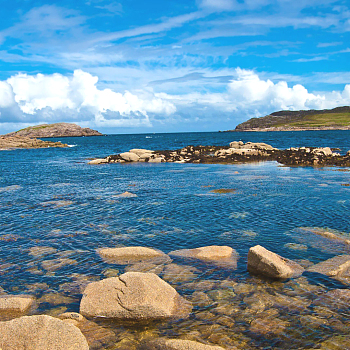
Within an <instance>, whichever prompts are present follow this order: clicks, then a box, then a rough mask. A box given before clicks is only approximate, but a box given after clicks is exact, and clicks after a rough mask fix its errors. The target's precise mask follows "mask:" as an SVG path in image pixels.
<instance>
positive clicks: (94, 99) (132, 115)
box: [0, 70, 176, 126]
mask: <svg viewBox="0 0 350 350" xmlns="http://www.w3.org/2000/svg"><path fill="white" fill-rule="evenodd" d="M97 83H98V78H97V77H96V76H92V75H91V74H89V73H87V72H84V71H82V70H76V71H74V74H73V75H72V76H64V75H61V74H52V75H43V74H37V75H27V74H17V75H15V76H12V77H10V78H9V79H8V80H7V81H2V82H0V108H8V107H11V106H13V107H15V108H13V111H12V113H10V112H9V111H7V113H1V115H0V121H3V122H4V121H9V122H10V121H11V122H13V121H17V120H18V119H21V120H22V121H27V122H30V121H33V122H34V121H36V120H40V121H55V120H58V119H62V117H63V116H65V119H67V117H68V119H72V120H77V119H78V120H79V119H80V120H82V121H84V120H90V121H92V122H94V123H95V124H97V125H102V124H106V125H118V126H130V125H135V124H136V123H139V124H142V125H150V121H149V116H148V114H149V113H158V114H165V115H168V114H171V113H174V112H175V111H176V108H175V106H174V105H173V104H172V103H171V102H169V101H165V100H162V99H161V98H160V97H157V96H156V94H154V93H153V91H152V90H147V91H141V92H139V94H138V95H137V94H133V93H130V92H129V91H126V92H124V93H119V92H115V91H112V90H111V89H103V90H100V89H98V87H97ZM15 109H16V111H17V112H16V113H14V110H15ZM18 109H19V110H20V112H22V113H18ZM19 114H20V115H19ZM107 115H108V118H107V117H106V116H107Z"/></svg>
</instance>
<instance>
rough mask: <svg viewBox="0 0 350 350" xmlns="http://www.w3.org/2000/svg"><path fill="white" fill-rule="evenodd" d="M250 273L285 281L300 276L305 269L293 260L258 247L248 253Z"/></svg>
mask: <svg viewBox="0 0 350 350" xmlns="http://www.w3.org/2000/svg"><path fill="white" fill-rule="evenodd" d="M248 271H249V272H251V273H253V274H258V275H264V276H267V277H270V278H278V279H283V278H290V277H296V276H300V275H301V274H302V273H303V271H304V268H303V267H301V266H300V265H299V264H297V263H296V262H294V261H292V260H289V259H286V258H283V257H282V256H280V255H278V254H276V253H273V252H271V251H269V250H267V249H265V248H264V247H262V246H260V245H256V246H255V247H252V248H250V249H249V252H248Z"/></svg>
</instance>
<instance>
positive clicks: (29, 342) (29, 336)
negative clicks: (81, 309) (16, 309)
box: [0, 315, 89, 350]
mask: <svg viewBox="0 0 350 350" xmlns="http://www.w3.org/2000/svg"><path fill="white" fill-rule="evenodd" d="M0 348H1V349H2V350H47V349H50V350H88V349H89V346H88V343H87V341H86V339H85V337H84V336H83V334H82V333H81V331H80V330H79V329H78V328H77V327H75V326H74V325H72V324H68V323H65V322H63V321H61V320H59V319H57V318H54V317H51V316H45V315H37V316H23V317H20V318H16V319H14V320H11V321H6V322H0Z"/></svg>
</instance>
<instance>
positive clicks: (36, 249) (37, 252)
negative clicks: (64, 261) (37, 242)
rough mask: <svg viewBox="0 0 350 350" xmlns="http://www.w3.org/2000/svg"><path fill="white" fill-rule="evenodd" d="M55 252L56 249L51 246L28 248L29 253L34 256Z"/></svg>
mask: <svg viewBox="0 0 350 350" xmlns="http://www.w3.org/2000/svg"><path fill="white" fill-rule="evenodd" d="M56 252H57V249H55V248H53V247H44V246H36V247H31V248H29V255H31V256H34V257H38V256H44V255H49V254H55V253H56Z"/></svg>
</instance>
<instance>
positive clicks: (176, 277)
mask: <svg viewBox="0 0 350 350" xmlns="http://www.w3.org/2000/svg"><path fill="white" fill-rule="evenodd" d="M198 272H199V270H197V269H196V268H195V267H193V266H186V265H177V264H168V265H166V266H165V268H164V271H163V279H164V280H166V281H167V282H169V283H182V284H183V283H184V282H189V281H191V282H192V281H193V280H195V279H196V278H197V277H198V276H197V275H196V273H198Z"/></svg>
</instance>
